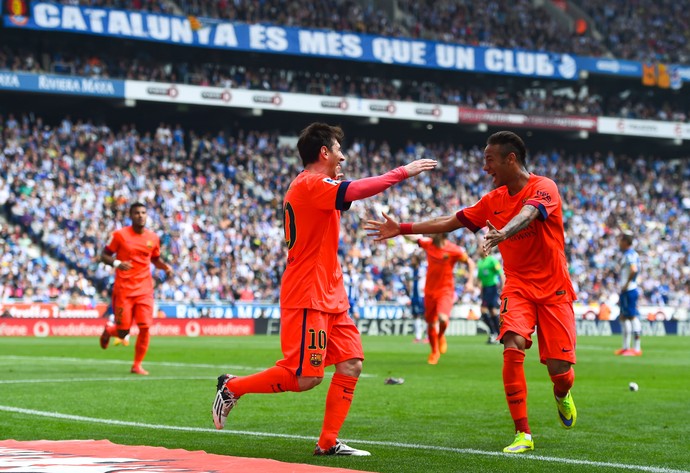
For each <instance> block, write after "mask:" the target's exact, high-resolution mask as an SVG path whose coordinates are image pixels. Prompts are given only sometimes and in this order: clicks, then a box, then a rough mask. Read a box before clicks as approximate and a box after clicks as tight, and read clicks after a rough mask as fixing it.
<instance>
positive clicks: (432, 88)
mask: <svg viewBox="0 0 690 473" xmlns="http://www.w3.org/2000/svg"><path fill="white" fill-rule="evenodd" d="M127 57H129V59H127V58H126V57H125V56H122V57H115V56H110V55H109V54H103V53H99V54H96V55H83V56H79V55H75V54H74V53H70V52H64V51H61V52H55V53H54V54H53V55H52V57H51V58H50V60H48V61H46V63H45V64H43V62H42V61H40V60H39V59H38V58H37V54H36V53H35V52H33V51H30V50H26V49H21V48H20V49H13V48H11V47H9V46H8V45H4V46H0V70H3V69H7V70H13V71H26V72H34V73H42V72H44V73H59V74H67V75H77V76H84V77H93V78H111V79H131V80H146V81H157V82H166V83H186V84H192V85H204V86H216V87H227V88H236V89H249V90H272V91H278V92H291V93H307V94H318V95H328V96H337V97H357V98H367V99H381V100H399V101H413V102H420V103H433V104H446V105H459V106H465V107H470V108H476V109H479V110H493V111H503V112H515V113H533V114H546V115H591V116H612V117H623V118H637V119H654V120H662V121H680V122H686V121H688V119H690V110H688V106H689V105H688V103H687V101H684V100H674V99H673V97H672V96H668V97H666V99H665V100H661V99H659V98H658V97H656V96H655V92H654V91H653V90H651V89H649V88H643V87H642V86H637V87H630V88H628V89H626V90H624V91H623V90H622V91H621V93H617V94H609V93H603V92H599V91H597V89H596V86H591V85H588V86H583V85H580V84H574V85H567V84H563V83H562V82H557V81H552V82H544V83H543V84H540V85H539V86H528V85H524V86H523V88H520V87H506V86H498V85H493V84H491V83H486V84H481V83H477V82H476V81H458V80H452V81H451V80H450V79H447V80H445V81H444V80H434V79H433V78H432V77H429V78H427V79H425V80H414V79H409V78H404V77H401V78H400V79H386V78H375V77H373V76H367V75H364V76H359V75H356V73H353V72H350V73H347V74H343V73H342V71H340V69H339V68H338V67H337V66H334V65H330V66H329V65H325V66H324V67H322V68H321V70H319V71H308V70H302V69H299V70H295V69H281V68H269V67H257V66H254V67H252V66H242V65H238V64H232V65H224V64H221V61H220V60H218V62H215V63H207V62H206V63H196V64H194V63H188V62H184V61H179V62H176V63H171V62H161V61H157V60H155V59H154V58H150V57H144V56H141V57H140V58H135V59H132V58H131V56H127Z"/></svg>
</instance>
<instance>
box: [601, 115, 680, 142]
mask: <svg viewBox="0 0 690 473" xmlns="http://www.w3.org/2000/svg"><path fill="white" fill-rule="evenodd" d="M597 132H599V133H606V134H609V135H624V136H648V137H650V138H669V139H676V138H678V139H682V140H690V124H688V123H680V122H662V121H657V120H632V119H627V118H609V117H599V118H598V119H597Z"/></svg>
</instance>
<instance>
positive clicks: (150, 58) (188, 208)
mask: <svg viewBox="0 0 690 473" xmlns="http://www.w3.org/2000/svg"><path fill="white" fill-rule="evenodd" d="M62 3H65V4H69V5H73V4H75V2H73V1H66V2H62ZM392 3H393V4H394V5H393V6H394V8H393V10H391V11H385V10H377V9H375V8H373V7H370V6H368V5H362V4H360V3H358V2H353V1H350V2H333V1H326V0H324V1H320V2H292V3H291V4H290V8H284V7H285V5H284V4H283V2H277V1H265V2H258V3H257V2H244V1H237V2H224V1H201V0H200V1H196V2H176V3H175V2H144V1H142V2H139V1H132V2H129V1H124V0H123V1H119V0H112V1H103V2H100V1H93V2H85V1H80V2H78V4H80V5H92V6H96V7H100V6H103V7H112V8H122V9H131V10H137V11H149V12H165V13H172V14H175V13H180V14H187V15H195V16H199V17H212V18H216V19H228V20H233V21H240V22H249V23H255V22H269V23H272V24H278V25H287V26H302V27H314V28H328V29H334V30H337V31H341V32H362V33H370V34H382V35H388V36H392V37H409V38H420V39H428V40H440V41H444V42H450V43H460V44H470V45H480V46H499V47H504V48H511V49H517V48H527V49H535V50H542V51H548V52H550V53H551V52H557V53H559V52H567V53H571V54H581V55H592V56H604V55H610V54H611V52H613V53H614V54H616V55H617V57H621V58H632V59H640V58H641V57H643V56H644V57H649V55H653V54H656V53H658V52H659V48H661V47H662V45H661V43H659V44H657V43H654V44H645V43H635V44H637V49H638V54H639V55H641V56H632V55H630V54H628V53H626V52H624V51H623V52H621V51H622V50H620V47H621V46H620V45H618V49H617V46H616V44H615V42H614V41H613V40H612V38H614V37H615V36H616V35H618V37H621V35H622V33H621V31H622V30H621V28H625V25H623V23H620V22H612V21H607V20H606V19H607V18H609V19H610V18H611V17H612V16H615V12H616V11H618V10H617V9H623V8H624V6H623V5H622V4H621V2H609V3H607V5H604V3H603V2H592V3H591V5H592V7H591V8H590V9H589V10H587V9H586V8H585V6H586V5H584V4H583V5H581V7H582V8H583V9H585V10H587V12H588V13H589V15H590V16H591V18H593V23H592V24H594V25H596V28H591V29H590V30H587V31H586V32H585V33H584V34H577V33H571V32H570V31H571V30H570V29H568V28H567V27H563V26H562V24H561V22H562V21H563V18H562V17H561V16H559V15H558V12H554V11H552V9H551V8H546V7H543V8H542V7H535V6H534V3H535V2H531V1H527V0H521V1H519V2H507V1H498V2H492V3H491V8H486V9H480V8H477V7H476V6H474V4H473V2H464V1H458V2H449V1H443V2H406V1H398V2H392ZM547 3H548V2H547ZM566 3H568V2H566ZM583 3H584V2H583ZM652 3H653V2H646V1H643V2H640V3H639V5H640V7H639V8H651V6H650V5H651V4H652ZM656 4H658V5H657V6H656V7H655V8H656V10H654V11H656V12H658V15H657V16H656V17H655V18H657V20H654V19H653V18H651V19H650V21H649V22H646V23H643V24H641V25H639V26H640V27H644V28H648V31H652V32H653V31H656V30H655V28H656V29H659V25H658V24H657V23H658V18H664V15H669V14H673V13H674V12H675V7H674V6H673V5H672V4H671V3H670V2H656ZM480 10H481V11H480ZM621 11H624V12H627V11H629V10H621ZM277 12H279V13H277ZM602 12H603V13H602ZM611 12H614V14H612V13H611ZM392 18H395V19H396V21H391V19H392ZM682 18H683V16H682V15H678V19H679V21H681V20H682ZM411 19H414V20H415V21H411ZM469 20H471V21H469ZM509 26H510V27H509ZM564 28H565V29H564ZM514 30H517V31H519V32H520V34H519V35H515V34H513V33H512V31H514ZM595 33H599V34H600V35H601V37H604V38H606V39H605V40H603V41H599V40H597V39H596V37H597V35H596V34H595ZM2 34H3V38H7V41H3V44H2V46H0V71H2V70H6V71H14V72H18V71H22V72H30V73H35V74H41V73H50V74H59V75H64V76H68V77H89V78H103V79H108V78H110V79H126V80H140V81H153V82H161V83H173V84H191V85H204V86H206V85H210V86H221V87H226V88H230V89H246V90H265V91H277V92H287V93H290V92H299V93H307V94H317V95H325V96H336V97H337V96H349V97H356V98H364V99H385V100H399V101H408V102H409V101H412V102H419V103H430V104H446V105H458V106H463V107H469V108H471V109H473V110H480V111H484V110H488V111H502V112H523V113H528V114H537V115H583V116H585V115H586V116H610V117H621V118H626V119H655V120H662V121H673V122H686V121H687V119H688V115H689V113H688V107H689V99H688V98H685V96H684V94H681V93H679V92H678V91H676V90H667V89H660V88H651V87H645V86H643V85H642V84H641V82H640V79H639V77H638V78H635V79H627V78H625V79H621V78H619V77H616V76H613V77H610V76H596V77H594V76H590V77H589V78H587V77H578V78H575V80H573V81H568V82H564V81H562V80H556V79H553V78H538V79H536V78H534V77H511V76H506V75H500V74H487V73H484V74H480V73H475V72H467V71H463V72H458V71H436V70H429V69H424V68H409V67H408V68H404V67H401V66H392V65H385V64H373V65H372V64H364V63H353V62H345V61H342V60H323V59H321V58H314V57H311V58H303V57H294V56H280V55H275V54H267V53H264V54H262V53H257V52H240V51H230V52H228V51H216V50H208V49H206V50H202V51H203V52H204V54H199V51H200V49H199V48H190V47H185V46H179V45H171V44H166V45H163V46H161V45H160V44H158V43H147V42H140V41H139V42H137V41H131V40H122V39H115V40H113V39H112V38H99V37H92V36H89V37H88V38H89V39H90V40H89V41H88V42H84V41H81V39H83V38H84V37H85V36H77V35H72V34H68V33H60V32H41V34H40V35H38V34H33V32H30V31H21V30H20V31H15V30H9V29H7V28H4V29H3V30H2ZM665 38H667V41H671V39H670V38H671V35H669V36H665ZM674 38H675V37H674ZM672 41H674V43H673V44H674V45H676V46H677V48H676V49H677V56H669V55H666V56H656V58H657V59H658V60H662V59H663V60H671V59H675V58H677V59H679V60H684V58H685V57H686V56H683V55H682V54H684V53H683V51H684V50H685V49H684V48H686V47H687V46H685V45H681V41H680V39H678V38H675V39H672ZM663 47H664V48H666V49H665V50H668V49H669V47H668V44H666V43H664V45H663ZM345 71H346V72H345ZM3 97H4V98H6V100H5V101H4V103H3V104H2V105H0V114H2V118H1V119H0V126H2V131H1V133H0V140H1V142H0V150H2V151H1V152H0V172H1V174H2V192H3V194H2V196H3V199H4V201H5V202H4V204H5V205H4V209H5V213H6V216H7V218H8V220H9V222H10V227H7V230H3V231H5V232H9V228H12V231H11V232H9V233H6V234H5V235H3V239H4V240H5V246H4V248H5V249H6V251H7V254H10V255H12V257H11V258H9V257H5V260H4V261H5V262H7V261H9V260H11V261H12V262H13V263H14V264H13V265H12V264H10V263H7V266H4V267H3V271H2V273H0V276H1V277H2V283H3V287H4V288H5V289H4V294H12V297H17V296H18V295H21V297H23V298H25V297H28V296H27V295H26V289H27V288H33V290H34V292H35V293H38V294H40V295H39V296H34V295H31V297H43V295H45V294H52V295H53V296H49V297H54V296H55V294H57V296H55V297H63V298H66V297H68V296H67V295H69V296H71V295H72V294H76V295H80V296H82V297H95V296H97V295H99V294H100V295H102V294H104V291H106V293H107V287H108V284H109V282H110V278H111V270H110V268H106V267H104V266H103V265H101V264H98V263H97V261H96V256H97V255H98V253H99V252H100V250H101V249H102V247H103V245H104V243H105V240H106V239H107V236H108V234H109V232H111V231H112V230H113V229H114V228H116V227H118V226H120V225H124V224H126V223H127V220H126V217H125V214H126V208H127V206H128V204H130V203H131V202H133V201H136V200H143V201H145V202H146V203H147V204H149V205H150V225H151V226H152V227H153V228H154V229H155V230H156V231H158V232H159V233H161V234H162V235H163V242H162V243H163V246H164V251H166V252H167V255H166V256H168V257H169V258H170V259H171V260H172V262H173V263H174V265H175V267H176V271H177V276H176V279H175V280H174V281H166V280H164V278H163V275H162V274H157V275H156V276H157V278H159V280H160V283H159V285H158V288H157V291H158V292H157V296H158V297H159V298H160V299H161V300H176V301H183V300H203V299H210V300H222V301H235V300H265V301H271V302H275V301H277V298H278V290H279V284H280V275H281V273H282V269H283V264H284V263H283V261H284V255H283V241H282V240H283V234H282V229H281V227H280V222H281V215H280V210H279V209H280V202H281V199H282V195H283V194H284V192H285V190H286V186H287V184H288V183H289V182H290V180H291V177H292V176H294V175H295V174H296V173H297V172H299V169H300V166H299V160H298V158H296V155H295V149H294V142H293V141H291V140H294V136H295V134H296V132H298V131H299V128H298V124H305V123H307V122H308V120H309V118H314V119H317V118H318V119H322V120H326V121H330V122H339V123H342V124H343V126H344V128H345V130H346V132H347V135H348V138H349V139H348V142H347V143H346V146H347V149H348V162H347V164H346V176H347V177H352V178H357V177H360V176H368V175H372V174H376V173H379V172H382V171H383V170H385V169H388V168H390V166H391V164H392V163H393V164H401V163H404V162H406V161H407V160H409V159H410V158H411V157H421V156H428V157H435V158H437V159H440V160H441V172H439V173H433V174H431V175H428V176H424V177H422V178H420V179H417V180H414V182H406V183H404V184H403V185H401V186H399V187H395V188H393V189H391V190H389V191H388V192H387V193H386V194H385V195H384V196H383V197H382V198H380V199H376V200H375V201H372V202H371V203H368V204H366V205H365V204H360V203H358V204H356V205H354V206H353V210H352V211H350V212H348V213H346V214H345V215H344V219H343V225H344V226H345V227H347V228H348V229H349V230H348V231H346V232H343V248H342V258H343V267H344V268H345V269H346V272H347V273H348V278H349V280H350V281H352V284H354V285H357V292H359V293H360V294H361V299H362V300H363V301H365V302H380V301H396V300H404V295H403V294H402V293H401V288H402V281H403V280H404V279H405V278H406V273H407V271H408V270H407V267H408V263H409V256H410V253H411V252H412V250H413V247H410V246H409V245H405V244H404V243H403V242H402V241H398V240H395V241H393V242H392V243H391V244H390V245H389V246H385V245H373V244H372V243H371V242H370V241H369V240H367V238H366V235H365V233H364V231H363V230H361V228H360V227H361V221H362V220H363V219H366V218H371V217H373V216H375V215H377V214H380V211H381V210H383V209H386V210H387V211H389V212H392V213H393V214H395V215H398V216H400V217H401V218H405V219H410V218H414V217H415V216H418V215H423V214H427V212H430V211H431V212H437V213H443V212H450V211H453V210H457V209H459V208H461V207H462V206H464V205H467V204H470V203H473V202H474V200H475V199H477V198H478V196H479V195H481V194H482V193H483V192H485V191H486V190H488V186H489V185H490V184H489V182H488V181H487V180H486V179H485V177H484V176H483V175H482V173H481V166H482V159H483V156H482V154H481V147H482V143H483V140H484V139H485V137H486V135H487V133H488V131H487V130H486V127H485V129H484V130H483V131H482V133H481V134H478V133H477V130H476V126H474V125H473V128H472V129H470V126H469V125H464V126H462V127H460V126H458V124H456V125H455V126H454V127H446V128H444V127H442V126H440V125H435V126H431V128H429V126H430V125H428V124H424V123H405V122H403V121H398V122H396V123H395V124H393V125H391V124H381V125H380V126H379V128H376V126H371V125H369V124H367V123H366V122H364V123H363V122H362V121H361V120H359V121H357V120H356V119H352V118H349V117H346V116H337V117H331V116H313V117H307V116H305V115H296V114H290V113H288V112H275V113H274V114H270V113H267V114H265V115H264V116H263V117H262V118H252V117H251V116H249V115H247V113H246V112H245V111H241V110H237V109H235V110H233V109H222V111H218V110H216V109H214V110H213V112H214V113H208V112H204V111H200V110H199V109H198V108H197V109H195V108H193V107H192V108H190V107H185V106H183V105H179V106H173V105H167V104H164V105H155V106H154V105H151V104H148V105H144V104H142V103H141V102H139V103H137V104H135V107H133V108H128V106H123V104H122V103H120V102H104V101H99V100H97V99H92V100H88V99H83V98H82V99H79V101H77V100H74V102H73V101H72V100H70V99H69V98H67V99H60V98H56V99H55V100H53V101H43V100H41V97H42V96H41V95H37V94H26V93H25V94H23V95H22V96H21V98H18V97H16V96H12V97H11V96H10V95H9V93H8V94H7V95H3ZM43 97H45V96H43ZM49 102H50V103H49ZM175 107H177V108H175ZM206 110H208V109H206ZM495 128H496V125H491V129H492V130H493V129H495ZM391 130H392V131H393V132H392V133H391ZM524 132H525V133H526V137H527V142H528V145H529V146H530V148H531V150H532V151H531V153H530V159H531V163H532V164H531V170H533V171H534V172H536V173H540V174H544V175H547V176H552V177H554V178H556V179H557V180H558V181H559V183H560V185H561V188H562V189H563V193H564V200H565V202H566V205H567V208H566V209H565V214H566V230H567V232H568V256H569V259H570V264H571V268H572V276H573V280H574V282H575V283H576V286H577V291H578V295H579V297H580V300H581V301H583V302H585V303H586V302H590V301H602V300H608V298H609V297H610V296H611V293H612V292H613V290H614V277H615V269H614V268H613V266H612V262H613V261H614V253H615V249H616V242H615V234H616V232H617V231H618V230H619V229H620V228H624V227H630V228H633V229H635V230H636V231H637V232H639V235H640V241H639V243H638V249H639V250H642V251H643V252H644V253H645V255H647V256H648V261H647V264H646V265H645V266H644V267H643V271H644V277H643V289H644V300H645V302H659V301H661V302H664V303H668V304H686V305H687V303H688V302H690V301H689V300H688V299H689V297H690V296H689V295H688V294H689V292H690V291H689V289H690V282H689V280H690V274H688V268H689V267H690V264H689V263H690V262H689V261H688V258H689V257H688V254H689V253H690V240H688V237H687V232H684V229H685V228H687V226H688V223H689V222H688V220H689V219H690V217H689V213H690V186H689V185H688V182H690V171H689V168H690V167H688V166H687V165H685V163H687V160H688V156H690V151H689V150H688V148H687V146H681V147H675V148H674V147H671V146H670V145H668V144H667V143H664V144H663V145H659V143H661V142H660V141H657V142H653V143H651V144H650V143H649V142H648V143H646V144H645V145H640V140H639V139H634V140H631V141H630V142H627V143H626V142H623V141H622V140H619V139H611V140H606V139H601V138H600V137H599V138H595V137H593V136H592V135H589V138H590V139H589V140H581V139H577V138H573V136H572V135H573V133H572V131H571V130H569V131H561V132H559V131H549V132H543V130H542V132H541V133H539V132H538V131H537V130H535V129H529V130H527V129H525V130H524ZM532 133H534V134H535V136H532ZM547 134H548V135H549V137H545V135H547ZM387 136H388V137H390V138H389V139H388V141H386V137H387ZM536 136H539V139H537V138H536ZM669 141H670V140H669ZM657 148H658V149H657ZM23 234H26V236H23ZM454 237H456V238H457V239H458V242H459V243H460V244H462V245H464V246H465V247H466V248H468V250H470V251H474V249H475V247H476V241H475V239H474V237H473V236H472V235H470V234H468V233H467V232H465V233H458V234H457V235H455V236H454ZM29 241H31V242H32V243H33V245H35V246H33V247H32V246H31V244H30V243H29ZM26 248H31V250H30V251H27V250H26ZM41 251H45V252H47V253H48V254H49V255H50V257H51V258H54V259H55V261H57V262H58V263H57V266H56V269H55V270H53V271H52V273H55V274H54V276H53V277H48V276H45V277H43V276H41V277H39V274H44V272H42V271H39V270H38V269H36V268H37V267H45V263H44V262H43V261H42V259H41V257H40V255H41ZM4 254H5V253H4V252H3V255H4ZM7 268H9V269H7ZM461 277H462V275H461ZM8 288H9V289H8ZM17 288H21V289H19V290H18V289H17ZM18 291H19V292H18ZM75 297H76V296H75ZM464 297H470V296H469V295H465V296H464Z"/></svg>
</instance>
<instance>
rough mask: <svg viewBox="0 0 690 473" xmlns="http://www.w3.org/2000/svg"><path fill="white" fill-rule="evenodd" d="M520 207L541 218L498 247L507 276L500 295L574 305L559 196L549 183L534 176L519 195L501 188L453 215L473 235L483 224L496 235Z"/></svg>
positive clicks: (552, 184) (556, 188)
mask: <svg viewBox="0 0 690 473" xmlns="http://www.w3.org/2000/svg"><path fill="white" fill-rule="evenodd" d="M524 205H532V206H534V207H536V208H537V209H538V210H539V216H538V217H537V219H535V220H533V221H532V222H531V223H530V224H529V226H528V227H527V228H525V229H523V230H521V231H520V232H518V233H517V234H516V235H513V236H512V237H511V238H509V239H508V240H505V241H503V242H501V243H500V244H499V245H498V249H499V250H500V251H501V255H503V270H504V271H505V275H506V285H505V287H504V288H503V292H504V293H519V294H522V295H523V296H524V297H526V298H528V299H530V300H532V301H534V302H540V303H558V302H568V301H573V300H575V299H576V294H575V291H574V290H573V285H572V282H571V281H570V275H569V274H568V262H567V260H566V256H565V231H564V228H563V211H562V209H561V196H560V194H559V193H558V187H557V186H556V183H555V182H553V181H552V180H551V179H549V178H546V177H542V176H537V175H535V174H532V175H530V178H529V181H528V182H527V185H526V186H525V187H524V188H523V189H522V190H521V191H520V192H518V193H517V194H515V195H512V196H511V195H510V194H508V189H507V187H506V186H501V187H499V188H497V189H494V190H493V191H491V192H489V193H488V194H486V195H485V196H484V197H482V198H481V199H480V200H479V202H477V203H476V204H474V205H473V206H472V207H467V208H465V209H462V210H460V211H459V212H458V213H457V214H456V215H457V218H458V220H460V222H462V223H463V225H465V226H466V227H467V228H468V229H469V230H471V231H474V232H476V231H477V230H479V229H480V228H482V227H485V226H486V221H487V220H488V221H490V222H491V224H492V225H493V226H494V227H496V228H497V229H499V230H500V229H502V228H503V227H504V226H505V225H506V224H507V223H508V222H509V221H510V220H511V219H512V218H513V217H514V216H515V215H517V214H518V213H519V212H520V210H521V209H522V207H523V206H524Z"/></svg>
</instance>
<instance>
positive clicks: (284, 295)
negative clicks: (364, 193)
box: [280, 171, 351, 313]
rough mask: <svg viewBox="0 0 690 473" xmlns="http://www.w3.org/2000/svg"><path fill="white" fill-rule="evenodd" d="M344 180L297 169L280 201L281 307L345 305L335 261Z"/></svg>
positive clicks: (342, 307) (328, 308)
mask: <svg viewBox="0 0 690 473" xmlns="http://www.w3.org/2000/svg"><path fill="white" fill-rule="evenodd" d="M349 184H350V182H349V181H342V182H341V181H336V180H334V179H331V178H330V177H328V176H327V175H325V174H320V173H314V172H310V171H302V172H301V173H300V174H299V175H298V176H297V177H296V178H295V180H294V181H292V183H291V184H290V187H289V188H288V191H287V193H286V194H285V200H284V202H283V212H284V216H283V225H284V229H285V243H286V245H287V248H288V258H287V267H286V268H285V272H284V273H283V279H282V282H281V287H280V305H281V307H284V308H292V309H296V308H307V309H316V310H320V311H322V312H328V313H338V312H343V311H346V310H347V309H348V308H349V307H350V304H349V302H348V299H347V294H346V293H345V285H344V283H343V272H342V269H341V267H340V261H339V260H338V241H339V239H340V211H341V210H348V209H349V208H350V205H351V203H350V202H345V191H346V190H347V186H348V185H349Z"/></svg>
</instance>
